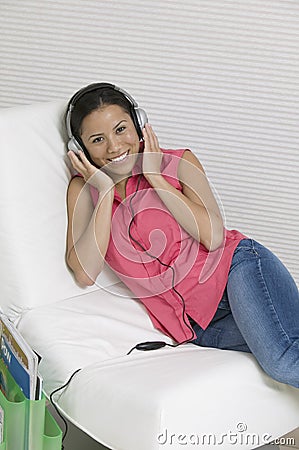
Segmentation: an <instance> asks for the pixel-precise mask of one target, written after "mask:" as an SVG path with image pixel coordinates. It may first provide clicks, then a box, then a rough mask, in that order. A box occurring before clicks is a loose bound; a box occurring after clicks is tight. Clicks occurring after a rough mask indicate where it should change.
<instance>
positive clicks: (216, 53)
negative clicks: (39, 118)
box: [0, 0, 299, 281]
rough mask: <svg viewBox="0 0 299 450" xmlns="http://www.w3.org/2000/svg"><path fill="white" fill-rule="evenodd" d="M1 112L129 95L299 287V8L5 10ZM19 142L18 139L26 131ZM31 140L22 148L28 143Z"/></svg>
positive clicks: (43, 1)
mask: <svg viewBox="0 0 299 450" xmlns="http://www.w3.org/2000/svg"><path fill="white" fill-rule="evenodd" d="M0 8H1V16H0V17H1V18H0V24H1V26H0V42H1V48H0V58H1V59H0V60H1V66H0V107H1V106H2V107H7V106H13V105H16V104H24V103H32V102H36V101H45V100H53V99H62V98H68V97H69V96H70V95H71V94H72V93H73V92H74V91H75V90H77V89H78V88H80V87H82V86H83V85H85V84H88V83H90V82H95V81H110V82H113V83H116V84H118V85H120V86H122V87H123V88H125V89H127V90H128V91H129V92H130V93H131V94H132V95H133V96H134V97H135V98H136V100H137V101H138V103H139V104H140V105H141V106H142V107H144V108H145V109H146V110H147V112H148V115H149V117H150V121H151V122H152V124H153V126H154V127H155V129H156V131H157V132H158V135H159V137H160V143H161V145H162V146H164V147H170V148H171V147H173V148H175V147H189V148H191V149H192V150H193V151H195V152H196V153H197V154H198V156H199V157H200V159H201V161H202V163H203V164H204V166H205V167H206V170H207V173H208V175H209V178H210V180H211V182H212V184H213V185H214V186H215V189H216V190H217V192H218V194H219V196H220V198H221V201H222V203H223V207H224V211H225V215H226V220H227V226H228V227H229V228H239V229H241V230H242V231H243V232H245V233H247V234H249V235H250V236H252V237H254V238H256V239H259V240H261V241H262V242H263V243H265V244H267V245H268V246H270V248H271V249H273V250H274V251H275V252H276V253H278V255H279V256H280V257H281V258H282V259H283V260H284V261H285V262H286V263H287V265H288V267H289V268H290V270H291V271H292V273H293V274H294V276H295V277H296V280H297V281H299V258H298V248H297V247H298V243H299V239H298V238H299V232H298V221H299V220H298V219H299V212H298V211H299V201H298V194H299V181H298V166H299V151H298V149H299V145H298V144H299V120H298V119H299V78H298V75H299V2H298V0H265V1H260V0H247V1H245V0H244V1H243V0H235V1H233V0H223V1H220V0H213V1H211V0H184V1H175V0H163V1H162V0H161V1H160V0H150V1H141V0H122V1H120V0H117V1H114V0H111V1H109V0H106V1H105V0H104V1H103V0H102V1H97V0H84V1H80V0H72V1H70V0H52V1H51V0H39V1H38V0H0ZM16 132H17V127H16ZM20 138H21V137H20Z"/></svg>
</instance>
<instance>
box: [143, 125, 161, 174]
mask: <svg viewBox="0 0 299 450" xmlns="http://www.w3.org/2000/svg"><path fill="white" fill-rule="evenodd" d="M142 132H143V138H144V151H143V166H142V170H143V175H144V176H145V178H146V179H147V180H148V181H149V182H151V181H150V180H151V177H153V176H154V177H155V176H156V175H161V162H162V158H163V153H162V151H161V149H160V146H159V142H158V138H157V136H156V134H155V133H154V131H153V129H152V127H151V125H150V124H148V123H147V124H145V127H144V128H143V130H142Z"/></svg>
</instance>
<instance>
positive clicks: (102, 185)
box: [68, 150, 114, 191]
mask: <svg viewBox="0 0 299 450" xmlns="http://www.w3.org/2000/svg"><path fill="white" fill-rule="evenodd" d="M68 156H69V158H70V160H71V163H72V166H73V168H74V169H75V170H76V171H77V172H79V173H80V174H81V175H82V176H83V178H84V181H85V182H86V183H88V184H90V185H91V186H94V187H95V188H96V189H98V190H99V191H103V190H106V189H107V188H111V187H112V186H113V185H114V184H113V181H112V179H111V178H110V177H109V176H108V175H107V174H106V173H105V172H103V171H102V170H100V169H98V168H97V167H95V166H94V165H92V164H91V163H90V162H89V161H88V159H87V158H86V156H85V155H84V152H83V151H82V150H79V157H78V155H76V153H75V152H73V151H72V150H70V151H69V152H68Z"/></svg>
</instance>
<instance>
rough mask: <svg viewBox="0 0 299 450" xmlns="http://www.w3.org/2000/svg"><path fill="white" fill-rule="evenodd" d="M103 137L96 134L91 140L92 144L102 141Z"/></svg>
mask: <svg viewBox="0 0 299 450" xmlns="http://www.w3.org/2000/svg"><path fill="white" fill-rule="evenodd" d="M102 141H103V138H102V136H98V137H96V138H94V140H93V141H92V143H93V144H98V143H99V142H102Z"/></svg>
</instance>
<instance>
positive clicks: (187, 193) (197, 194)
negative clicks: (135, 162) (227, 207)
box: [143, 125, 223, 251]
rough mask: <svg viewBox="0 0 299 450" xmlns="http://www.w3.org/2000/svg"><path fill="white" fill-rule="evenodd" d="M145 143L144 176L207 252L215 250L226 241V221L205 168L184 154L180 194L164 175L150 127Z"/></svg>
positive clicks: (180, 168)
mask: <svg viewBox="0 0 299 450" xmlns="http://www.w3.org/2000/svg"><path fill="white" fill-rule="evenodd" d="M144 142H145V146H144V164H143V171H144V176H145V177H146V178H147V180H148V181H149V183H150V184H151V185H152V187H154V188H155V189H156V192H157V194H158V195H159V197H160V198H161V200H162V201H163V203H164V204H165V206H166V207H167V208H168V210H169V211H170V212H171V214H172V215H173V217H174V218H175V219H176V220H177V222H178V223H179V224H180V225H181V226H182V227H183V228H184V229H185V230H186V231H187V232H188V233H189V234H190V235H191V236H192V237H194V238H195V239H196V240H197V241H199V242H201V243H202V244H203V245H204V246H205V247H206V248H207V250H210V251H213V250H216V249H217V248H218V247H219V246H220V245H221V244H222V241H223V220H222V217H221V213H220V210H219V207H218V205H217V202H216V199H215V197H214V195H213V193H212V190H211V188H210V185H209V182H208V180H207V177H206V175H205V172H204V170H203V167H202V165H201V164H200V162H199V161H198V159H197V158H196V156H195V155H194V154H193V153H192V152H190V151H186V152H185V153H184V155H183V157H182V159H181V161H180V164H179V168H178V178H179V180H180V182H181V184H182V192H180V191H178V190H177V189H176V188H175V187H173V186H172V185H171V184H170V183H168V181H167V180H166V179H165V178H164V177H163V176H162V175H161V172H160V164H161V160H162V157H163V154H162V152H161V150H160V147H159V143H158V140H157V137H156V135H155V133H154V132H153V130H152V129H151V127H150V125H146V127H145V129H144Z"/></svg>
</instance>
